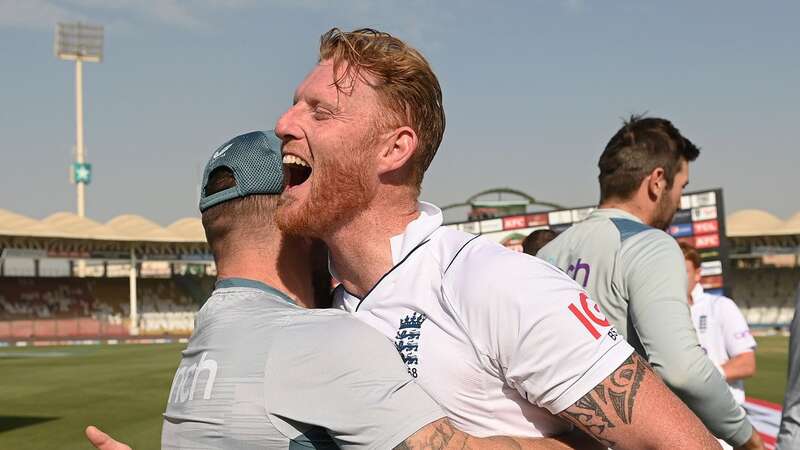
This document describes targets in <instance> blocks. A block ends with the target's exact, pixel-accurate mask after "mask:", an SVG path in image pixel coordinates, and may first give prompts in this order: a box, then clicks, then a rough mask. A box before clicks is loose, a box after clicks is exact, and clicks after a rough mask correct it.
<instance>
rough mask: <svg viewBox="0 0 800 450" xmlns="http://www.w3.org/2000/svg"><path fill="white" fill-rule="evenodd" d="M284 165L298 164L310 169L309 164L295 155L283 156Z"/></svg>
mask: <svg viewBox="0 0 800 450" xmlns="http://www.w3.org/2000/svg"><path fill="white" fill-rule="evenodd" d="M283 163H284V164H297V165H298V166H303V167H309V165H308V163H307V162H305V161H303V160H302V159H300V158H299V157H297V156H294V155H283Z"/></svg>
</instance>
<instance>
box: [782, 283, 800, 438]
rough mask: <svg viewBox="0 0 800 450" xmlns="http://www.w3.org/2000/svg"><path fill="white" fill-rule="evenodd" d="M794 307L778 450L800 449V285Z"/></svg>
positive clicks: (799, 285)
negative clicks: (787, 375)
mask: <svg viewBox="0 0 800 450" xmlns="http://www.w3.org/2000/svg"><path fill="white" fill-rule="evenodd" d="M795 295H796V298H795V305H794V318H793V319H792V325H791V327H790V330H791V331H790V332H791V335H790V337H789V371H788V372H789V379H788V380H787V382H786V394H785V397H784V399H783V416H782V417H781V429H780V431H779V432H778V447H777V449H778V450H795V449H798V448H800V284H798V285H797V294H795Z"/></svg>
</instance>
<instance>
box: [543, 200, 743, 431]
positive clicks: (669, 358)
mask: <svg viewBox="0 0 800 450" xmlns="http://www.w3.org/2000/svg"><path fill="white" fill-rule="evenodd" d="M537 256H539V257H540V258H542V259H544V260H546V261H548V262H550V263H551V264H553V265H555V266H557V267H559V268H561V269H562V270H564V271H565V272H567V275H569V276H571V277H572V278H573V279H575V280H576V281H577V282H578V284H581V285H583V287H584V288H585V289H586V290H587V291H588V292H589V295H590V296H591V297H592V298H593V299H594V301H595V302H597V303H598V304H599V305H600V307H601V308H602V309H603V312H604V313H605V314H606V316H607V317H608V318H609V319H610V320H611V322H612V323H613V324H614V326H616V327H617V329H618V330H619V331H620V332H622V333H624V334H625V336H626V338H627V339H628V342H630V343H631V345H633V347H634V348H635V349H636V351H637V352H639V354H641V355H643V356H646V357H647V359H648V361H649V362H650V364H652V366H653V368H654V369H655V370H656V372H658V374H659V375H661V377H662V378H663V379H664V382H665V383H666V384H667V385H668V386H669V387H670V388H671V389H672V390H673V391H675V393H676V394H677V395H678V396H679V397H680V398H681V399H682V400H683V401H684V402H685V403H686V404H687V405H688V406H689V408H691V410H692V411H694V413H695V414H697V416H698V417H699V418H700V420H702V421H703V423H704V424H705V425H706V427H708V429H709V430H710V431H711V432H712V433H713V434H714V435H716V436H717V437H718V438H720V439H724V440H725V441H727V442H728V443H729V444H731V445H733V446H734V447H736V446H739V445H741V444H743V443H745V442H746V441H747V440H748V439H749V438H750V436H751V435H752V433H753V427H752V425H750V422H749V421H748V420H747V419H746V416H745V412H744V410H743V409H742V408H741V407H740V406H739V405H738V404H737V403H736V401H735V400H734V399H733V397H732V396H731V393H730V391H729V389H728V385H727V384H726V383H725V380H724V379H723V378H722V376H721V375H720V373H719V371H717V369H716V368H715V367H714V364H713V363H712V362H711V360H709V359H708V357H707V356H706V355H705V353H704V352H703V349H702V348H701V347H700V344H699V343H698V341H697V334H696V332H695V329H694V326H693V325H692V318H691V313H690V311H689V304H688V302H687V286H688V285H687V280H686V265H685V263H684V258H683V253H681V250H680V247H678V244H677V242H676V241H675V239H673V238H672V237H671V236H670V235H668V234H667V233H664V232H663V231H661V230H657V229H655V228H651V227H649V226H647V225H645V224H643V223H642V221H641V220H640V219H639V218H637V217H636V216H634V215H632V214H629V213H627V212H625V211H622V210H619V209H598V210H596V211H594V212H593V213H592V214H590V215H589V217H587V218H586V219H585V220H584V221H582V222H580V223H577V224H575V225H573V226H572V227H570V228H568V229H567V230H565V231H564V232H563V233H561V234H560V235H559V236H558V237H557V238H556V239H554V240H553V241H551V242H550V243H549V244H547V245H546V246H545V247H544V248H542V249H541V250H539V253H538V254H537Z"/></svg>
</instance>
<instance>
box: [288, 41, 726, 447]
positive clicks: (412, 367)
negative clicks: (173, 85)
mask: <svg viewBox="0 0 800 450" xmlns="http://www.w3.org/2000/svg"><path fill="white" fill-rule="evenodd" d="M444 125H445V119H444V109H443V106H442V96H441V88H440V86H439V83H438V80H437V79H436V76H435V74H434V73H433V71H432V69H431V68H430V65H429V64H428V62H427V61H426V60H425V59H424V57H423V56H422V55H421V54H420V53H419V52H417V51H416V50H415V49H413V48H411V47H409V46H407V45H406V44H405V43H404V42H402V41H401V40H399V39H397V38H395V37H392V36H390V35H388V34H386V33H380V32H377V31H375V30H357V31H354V32H349V33H348V32H342V31H340V30H338V29H333V30H331V31H329V32H328V33H326V34H325V35H323V37H322V42H321V45H320V55H319V64H318V65H317V66H316V67H315V68H314V69H312V71H311V72H310V73H309V75H308V76H307V77H306V79H305V80H303V82H302V83H301V84H300V86H299V87H298V88H297V90H296V93H295V97H294V103H293V105H292V106H291V107H290V108H289V110H288V111H287V112H286V113H284V115H283V116H282V117H281V118H280V119H279V120H278V123H277V125H276V129H275V131H276V133H277V134H278V135H279V136H280V137H281V139H282V140H283V144H284V145H283V152H284V163H285V166H286V172H287V174H288V177H287V187H286V189H285V190H284V193H283V195H282V196H281V204H280V206H279V207H278V210H277V220H278V224H279V226H280V227H281V229H282V230H284V231H285V232H288V233H295V234H300V235H306V236H314V237H318V238H321V239H323V240H324V241H325V242H326V244H327V245H328V248H329V249H330V253H331V270H332V273H333V275H334V277H335V278H336V279H338V280H340V281H341V282H342V285H341V286H340V287H339V288H337V290H336V294H335V298H334V304H335V305H339V306H341V307H343V308H344V309H346V310H348V311H352V312H354V313H355V314H356V315H357V317H359V318H360V319H362V320H364V321H365V322H367V323H369V324H370V325H373V326H374V327H375V328H376V329H378V330H379V331H380V332H381V333H383V334H384V335H385V336H386V337H388V338H390V339H393V340H394V341H395V345H396V347H397V349H398V351H399V352H400V353H401V355H402V357H403V360H404V361H405V362H406V365H407V366H408V370H409V373H411V375H412V376H414V377H415V378H416V379H417V381H418V382H419V383H420V384H421V385H422V386H423V388H425V389H426V391H427V392H429V393H431V395H433V396H434V398H436V400H437V401H438V402H439V403H440V404H441V405H442V406H443V407H444V408H445V409H446V411H447V412H448V416H449V417H450V418H451V420H452V421H453V422H454V423H455V424H456V425H457V426H459V428H462V429H464V430H465V431H468V432H470V433H473V434H475V435H478V436H485V435H487V434H491V433H497V432H498V431H499V432H500V434H506V435H517V436H529V437H537V436H542V435H545V436H549V435H558V434H561V433H566V432H568V431H569V430H570V429H571V426H570V425H569V424H568V423H567V421H569V422H572V423H574V424H575V425H577V426H578V427H579V428H580V429H581V430H583V431H585V432H586V433H588V434H590V435H591V436H593V437H595V438H596V439H597V440H599V441H600V442H602V443H604V444H605V445H606V446H613V447H615V448H620V449H634V448H635V449H655V448H682V449H688V448H703V449H705V448H718V444H717V443H716V441H715V440H714V439H713V438H712V437H711V436H710V434H709V433H708V432H707V431H706V430H705V429H704V428H703V426H702V424H701V423H700V422H699V420H697V418H696V417H695V416H694V415H693V414H691V412H690V411H689V410H688V408H686V406H685V405H683V404H682V403H681V402H680V401H679V400H678V399H677V397H675V396H674V394H672V393H671V392H670V391H669V389H667V388H666V387H665V386H664V385H663V384H662V383H661V382H660V380H658V377H656V376H655V374H653V372H652V371H651V369H650V368H649V367H648V366H647V364H646V363H644V361H643V360H642V358H641V357H639V356H638V355H635V354H632V353H633V350H632V348H631V347H630V346H629V345H628V344H627V343H626V342H625V341H624V339H622V338H620V337H619V335H618V334H617V333H616V331H615V330H614V329H613V327H612V326H611V325H610V324H609V323H608V322H607V321H605V319H604V318H603V317H602V314H599V313H598V311H597V310H596V309H595V307H594V304H593V303H592V302H591V301H590V300H589V299H588V298H587V296H586V295H585V294H584V293H583V291H582V290H581V289H580V287H579V286H578V285H577V284H575V283H574V282H573V281H572V280H570V279H569V278H568V277H566V276H565V275H564V274H563V273H561V272H560V271H558V270H556V269H555V268H553V267H551V266H550V265H548V264H546V263H544V262H543V261H541V260H539V259H536V258H530V257H528V256H526V255H521V254H519V253H517V252H513V251H511V250H508V249H505V248H503V247H502V246H500V245H498V244H496V243H493V242H490V241H488V240H487V239H486V238H481V237H475V236H473V235H469V234H466V233H461V232H458V231H456V230H452V229H449V228H445V227H442V226H441V225H442V212H441V210H439V209H438V208H436V207H435V206H433V205H431V204H428V203H422V202H418V198H419V193H420V187H421V183H422V178H423V174H424V173H425V171H426V169H427V168H428V166H429V165H430V163H431V161H432V159H433V157H434V154H435V152H436V150H437V149H438V147H439V144H440V142H441V139H442V135H443V133H444ZM684 306H685V304H684ZM578 308H582V310H583V311H584V312H580V313H579V314H581V315H580V316H579V315H576V312H575V311H578ZM556 415H557V416H558V417H556ZM580 448H585V447H580Z"/></svg>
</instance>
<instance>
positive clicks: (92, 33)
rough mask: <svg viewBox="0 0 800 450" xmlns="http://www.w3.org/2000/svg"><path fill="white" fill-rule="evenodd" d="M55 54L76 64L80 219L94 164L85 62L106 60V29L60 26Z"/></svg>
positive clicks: (75, 169) (75, 179) (74, 173)
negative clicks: (87, 139) (89, 155)
mask: <svg viewBox="0 0 800 450" xmlns="http://www.w3.org/2000/svg"><path fill="white" fill-rule="evenodd" d="M55 53H56V56H57V57H58V58H60V59H66V60H70V61H75V162H74V163H73V164H72V166H71V167H70V175H71V176H70V181H71V182H72V183H74V184H75V188H76V191H77V194H78V195H77V197H78V201H77V205H78V217H85V216H86V185H87V184H89V183H90V182H91V181H92V165H91V164H88V163H87V162H86V158H85V153H86V152H85V149H84V146H83V62H84V61H87V62H100V61H102V60H103V27H102V26H100V25H88V24H85V23H80V22H76V23H59V24H58V25H57V26H56V40H55ZM85 275H86V261H84V260H82V259H81V260H78V276H80V277H83V276H85Z"/></svg>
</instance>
